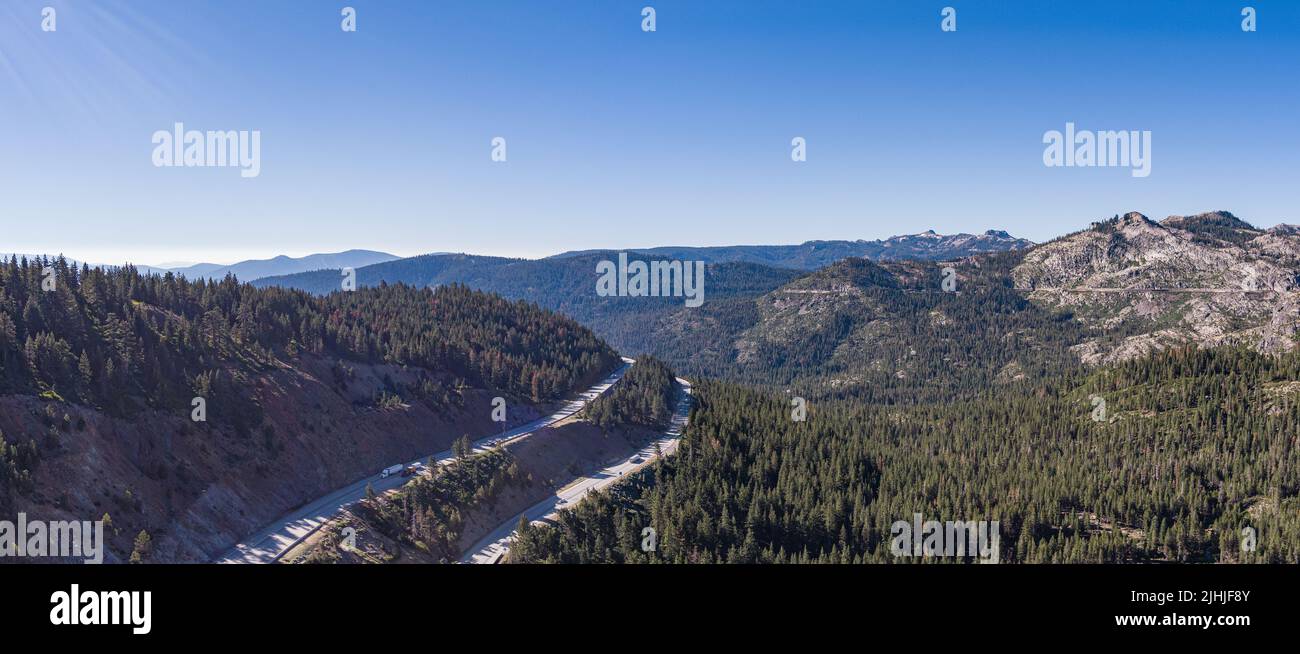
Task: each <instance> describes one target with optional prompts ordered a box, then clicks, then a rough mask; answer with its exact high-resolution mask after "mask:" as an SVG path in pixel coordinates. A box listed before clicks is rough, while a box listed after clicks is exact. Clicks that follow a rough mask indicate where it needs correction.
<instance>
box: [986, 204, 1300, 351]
mask: <svg viewBox="0 0 1300 654" xmlns="http://www.w3.org/2000/svg"><path fill="white" fill-rule="evenodd" d="M1012 277H1013V280H1014V283H1015V285H1016V287H1017V288H1019V289H1023V290H1024V291H1026V292H1027V293H1028V294H1029V297H1030V299H1031V300H1032V301H1034V302H1035V303H1038V304H1040V305H1044V306H1050V307H1058V308H1065V309H1069V310H1072V311H1074V313H1075V315H1076V316H1077V317H1078V318H1079V319H1080V320H1082V321H1083V322H1084V323H1085V324H1088V325H1091V326H1096V327H1101V328H1103V329H1105V330H1106V335H1105V336H1102V337H1098V338H1092V339H1089V340H1087V341H1085V342H1083V343H1080V344H1079V345H1078V346H1076V348H1075V350H1076V352H1077V353H1078V354H1079V356H1080V357H1081V358H1082V359H1083V360H1084V361H1085V362H1088V363H1105V362H1110V361H1116V360H1121V359H1126V358H1131V357H1134V356H1140V355H1142V354H1145V353H1147V352H1150V351H1153V350H1157V349H1162V348H1165V347H1170V346H1175V345H1182V344H1191V343H1194V344H1197V345H1201V346H1212V345H1220V344H1226V343H1241V344H1245V345H1249V346H1251V347H1255V348H1257V349H1259V350H1261V351H1265V352H1276V351H1281V350H1285V349H1289V348H1291V347H1294V346H1295V344H1296V329H1297V325H1300V233H1298V232H1297V230H1295V229H1294V228H1292V227H1291V226H1286V225H1280V226H1278V227H1276V228H1274V229H1271V230H1267V231H1265V230H1261V229H1257V228H1255V227H1253V226H1251V225H1250V224H1249V223H1246V222H1245V221H1242V220H1240V219H1238V218H1237V217H1236V216H1233V215H1232V214H1230V213H1227V212H1222V211H1219V212H1211V213H1205V214H1199V215H1195V216H1171V217H1169V218H1166V219H1165V220H1163V221H1161V222H1154V221H1152V220H1150V219H1148V218H1147V217H1146V216H1143V215H1142V214H1140V213H1136V212H1134V213H1129V214H1126V215H1124V216H1116V217H1115V218H1112V219H1111V220H1108V221H1104V222H1101V223H1096V224H1094V225H1093V227H1092V228H1091V229H1089V230H1086V231H1083V232H1078V233H1076V234H1071V235H1069V236H1065V237H1062V238H1060V239H1057V240H1055V241H1052V242H1050V243H1046V244H1043V245H1041V246H1038V247H1036V248H1034V249H1032V250H1031V251H1029V252H1028V253H1026V255H1025V258H1024V261H1023V262H1022V263H1021V264H1020V265H1019V266H1017V267H1016V268H1015V269H1014V271H1013V273H1012Z"/></svg>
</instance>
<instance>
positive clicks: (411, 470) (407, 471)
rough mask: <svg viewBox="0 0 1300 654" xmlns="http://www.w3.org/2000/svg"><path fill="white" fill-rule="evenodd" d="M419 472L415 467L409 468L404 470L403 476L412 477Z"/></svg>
mask: <svg viewBox="0 0 1300 654" xmlns="http://www.w3.org/2000/svg"><path fill="white" fill-rule="evenodd" d="M418 471H419V470H418V469H417V468H416V467H415V466H407V467H405V468H402V476H403V477H410V476H411V475H413V474H415V473H416V472H418Z"/></svg>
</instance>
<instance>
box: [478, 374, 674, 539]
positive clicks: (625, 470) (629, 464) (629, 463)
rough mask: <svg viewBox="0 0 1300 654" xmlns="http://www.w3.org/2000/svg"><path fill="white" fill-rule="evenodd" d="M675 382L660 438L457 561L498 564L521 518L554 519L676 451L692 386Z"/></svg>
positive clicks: (583, 479)
mask: <svg viewBox="0 0 1300 654" xmlns="http://www.w3.org/2000/svg"><path fill="white" fill-rule="evenodd" d="M677 382H678V383H679V384H681V385H682V394H681V399H680V400H678V402H677V407H676V409H674V410H673V417H672V421H671V422H670V423H669V425H668V430H667V431H665V432H664V433H663V435H662V436H661V437H660V438H658V439H657V440H655V441H654V442H653V443H650V444H649V445H647V446H645V447H644V448H642V449H641V451H639V452H637V453H635V454H633V455H632V456H629V457H627V458H626V459H624V460H622V461H620V462H618V463H615V464H613V465H610V466H608V467H605V468H603V469H601V470H599V471H597V472H595V473H593V474H591V475H588V476H586V477H580V478H578V479H577V480H576V481H574V482H573V483H570V484H569V485H568V486H565V487H564V488H562V489H560V490H559V491H557V492H556V493H555V495H553V496H551V497H548V498H546V499H545V500H542V501H541V502H538V503H537V504H534V505H533V506H531V507H529V508H527V509H525V510H524V511H523V512H522V513H520V514H518V515H515V516H513V517H512V518H510V519H509V520H506V521H505V522H503V523H501V525H500V526H499V527H497V528H496V529H495V530H493V531H492V533H490V534H488V535H487V536H485V537H483V538H482V539H481V540H479V542H477V543H475V544H474V546H473V547H471V548H470V549H469V551H467V552H466V553H465V554H464V555H463V556H461V558H460V562H461V563H497V562H499V561H500V560H501V558H502V557H504V556H505V554H506V552H507V551H509V549H510V540H511V539H512V538H513V537H514V534H515V527H517V526H518V525H519V519H520V518H521V517H525V516H527V518H528V521H529V522H530V523H533V522H538V521H546V520H554V519H555V518H556V516H558V515H559V513H560V511H562V510H564V508H565V507H567V506H569V505H571V504H574V503H576V502H579V501H581V500H582V498H583V497H584V496H586V495H587V493H591V492H594V491H598V490H601V489H603V488H605V487H607V486H609V485H611V484H613V483H615V482H617V481H618V480H619V479H620V478H621V477H622V476H623V475H626V474H630V473H632V472H634V471H636V470H638V469H640V468H641V467H643V466H647V465H649V464H651V463H653V462H654V460H655V459H657V458H659V457H660V456H668V455H670V454H672V453H673V452H676V451H677V444H678V442H680V441H681V437H682V430H683V429H685V428H686V419H687V417H688V416H689V415H690V410H691V383H690V382H688V381H686V380H685V379H682V378H681V377H678V378H677ZM656 445H658V446H659V453H658V454H656V453H655V446H656Z"/></svg>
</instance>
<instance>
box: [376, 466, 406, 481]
mask: <svg viewBox="0 0 1300 654" xmlns="http://www.w3.org/2000/svg"><path fill="white" fill-rule="evenodd" d="M404 467H405V466H403V465H401V464H398V465H395V466H388V467H387V468H384V469H383V470H382V471H381V472H380V473H379V476H380V477H381V478H387V477H391V476H393V475H395V474H397V473H399V472H401V471H402V469H403V468H404Z"/></svg>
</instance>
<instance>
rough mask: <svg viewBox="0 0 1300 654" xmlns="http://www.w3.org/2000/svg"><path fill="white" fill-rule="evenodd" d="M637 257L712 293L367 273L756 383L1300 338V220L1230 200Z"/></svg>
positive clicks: (487, 275) (480, 266)
mask: <svg viewBox="0 0 1300 654" xmlns="http://www.w3.org/2000/svg"><path fill="white" fill-rule="evenodd" d="M634 252H637V253H639V256H640V257H641V258H644V259H648V260H654V259H666V258H673V259H688V260H689V259H696V260H698V259H703V260H705V261H706V262H708V263H707V264H706V275H705V276H706V279H707V280H708V281H707V284H706V295H707V301H706V302H705V304H704V306H702V307H700V308H698V309H691V308H687V307H684V306H682V303H681V301H680V300H679V299H674V298H609V297H598V296H597V295H596V294H595V293H594V291H593V284H594V281H595V278H596V273H595V266H596V263H597V262H598V261H600V260H602V259H609V258H612V257H613V256H615V255H616V254H617V253H616V252H614V251H600V250H586V251H581V252H566V253H564V254H560V255H556V256H554V257H549V258H546V259H539V260H525V259H507V258H500V257H481V256H473V255H465V254H459V255H425V256H421V257H412V258H409V259H399V260H396V261H389V262H385V263H380V264H375V265H372V266H366V267H363V268H359V269H358V270H357V283H358V285H359V286H369V285H378V284H380V283H396V282H405V283H408V284H414V285H418V286H427V285H434V286H437V285H441V284H448V283H462V284H466V285H468V286H470V287H472V288H476V289H480V290H486V291H491V292H495V293H499V294H501V295H503V296H505V297H508V298H512V299H523V300H528V301H530V302H535V303H537V304H539V305H540V306H542V307H544V308H547V309H553V310H557V311H560V312H563V313H566V314H568V315H569V316H571V317H573V318H575V319H577V320H578V321H580V322H582V323H583V324H585V325H587V326H589V327H591V328H592V329H593V330H595V331H596V332H597V333H598V334H600V335H601V337H602V338H604V339H606V340H607V341H608V342H610V344H611V345H613V346H614V347H616V348H618V349H619V350H621V351H623V352H625V353H639V352H648V353H651V354H655V355H656V356H660V357H662V358H665V359H666V360H668V361H669V362H670V363H671V364H672V365H673V366H675V367H676V368H677V369H678V371H679V372H686V373H697V374H699V373H708V374H719V375H726V376H730V377H733V378H740V379H746V380H749V381H758V380H759V379H761V378H768V379H772V378H773V373H774V372H775V378H776V379H782V380H786V381H794V380H796V379H797V378H799V377H801V376H804V375H806V374H813V375H816V376H818V377H819V378H821V379H822V380H826V379H829V380H831V381H832V382H834V383H836V384H840V385H841V388H844V387H848V386H859V385H862V384H864V383H866V382H870V384H874V385H875V387H878V388H884V387H885V386H886V385H887V384H893V383H894V382H891V381H889V380H891V379H900V378H899V377H897V376H896V375H905V376H912V375H917V374H929V375H934V374H939V372H941V371H921V370H912V369H909V368H908V365H907V363H906V362H907V360H908V358H909V357H911V356H914V355H912V354H911V352H913V351H917V352H920V351H921V350H922V349H923V348H929V349H931V350H935V352H932V353H931V354H935V353H939V356H940V358H942V357H947V358H948V359H949V360H950V361H952V362H953V365H955V366H958V367H962V368H965V369H969V370H981V369H982V370H989V371H990V373H989V374H991V375H995V377H989V378H984V379H981V380H977V381H979V383H986V382H992V381H993V380H994V379H998V377H996V375H998V374H1002V377H1001V378H1012V379H1014V378H1015V377H1016V376H1017V374H1018V373H1017V372H1016V371H1017V370H1018V369H1026V368H1030V367H1033V366H1038V367H1040V368H1041V367H1043V366H1049V365H1050V366H1055V365H1057V364H1058V363H1062V362H1065V361H1070V360H1072V361H1075V362H1081V363H1084V364H1098V363H1107V362H1114V361H1121V360H1126V359H1131V358H1134V357H1137V356H1142V355H1143V354H1146V353H1149V352H1152V351H1155V350H1159V349H1164V348H1167V347H1172V346H1178V345H1184V344H1196V345H1203V346H1212V345H1219V344H1227V343H1240V344H1243V345H1247V346H1249V347H1252V348H1253V349H1257V350H1260V351H1265V352H1277V351H1282V350H1285V349H1288V348H1290V347H1292V346H1293V345H1294V344H1295V343H1296V342H1297V336H1296V328H1297V326H1298V325H1300V229H1298V228H1297V227H1296V226H1294V225H1279V226H1277V227H1273V228H1271V229H1267V230H1265V229H1259V228H1256V227H1253V226H1251V225H1250V224H1249V223H1247V222H1245V221H1243V220H1241V219H1239V218H1237V217H1236V216H1233V215H1232V214H1231V213H1228V212H1226V211H1216V212H1209V213H1204V214H1198V215H1195V216H1172V217H1169V218H1167V219H1165V220H1164V221H1162V222H1155V221H1152V220H1149V219H1147V218H1146V217H1145V216H1143V215H1141V214H1139V213H1129V214H1126V215H1124V216H1118V215H1117V216H1115V217H1114V218H1111V219H1109V220H1104V221H1100V222H1097V223H1094V225H1093V226H1092V227H1091V228H1090V229H1087V230H1083V231H1080V232H1076V233H1074V234H1069V235H1066V236H1063V237H1060V238H1058V239H1055V240H1053V241H1051V242H1048V243H1044V244H1041V245H1033V244H1031V243H1029V242H1028V241H1025V240H1023V239H1017V238H1013V237H1011V236H1009V235H1007V234H1006V233H1005V232H987V233H985V234H983V235H980V236H971V235H955V236H940V235H938V234H934V233H932V232H927V233H925V234H917V235H912V236H899V237H894V238H891V239H887V240H884V241H810V242H808V243H804V244H801V245H791V246H734V247H700V248H692V247H658V248H647V249H644V250H635V251H634ZM908 255H910V257H909V256H908ZM934 261H941V262H953V264H954V266H955V268H956V274H957V277H958V280H959V281H958V289H959V290H960V291H961V293H960V294H958V295H957V296H953V297H949V296H952V294H949V293H942V292H941V291H942V289H941V288H940V281H941V278H940V274H939V271H938V269H937V268H936V267H935V264H934V263H933V262H934ZM822 262H828V263H825V265H820V267H818V268H816V269H815V270H813V271H809V268H810V267H813V266H817V265H819V264H821V263H822ZM945 265H946V263H945ZM254 285H256V286H271V285H279V286H286V287H292V288H299V289H303V290H307V291H309V292H312V293H329V292H332V291H334V290H338V289H339V287H340V277H339V273H338V271H337V270H321V271H315V272H306V273H298V274H294V275H287V276H281V277H265V278H262V279H259V280H257V281H256V282H254ZM957 326H960V327H961V329H956V327H957ZM918 334H928V335H929V336H927V337H926V338H918V337H917V335H918ZM944 334H952V336H951V337H949V338H945V337H944ZM957 335H961V336H962V338H961V339H958V338H957ZM980 335H982V336H980ZM977 336H978V338H976V337H977ZM967 337H970V338H967ZM972 339H973V340H972ZM945 348H947V349H945ZM1051 362H1056V363H1051ZM967 381H971V380H967ZM882 392H883V391H882Z"/></svg>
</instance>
